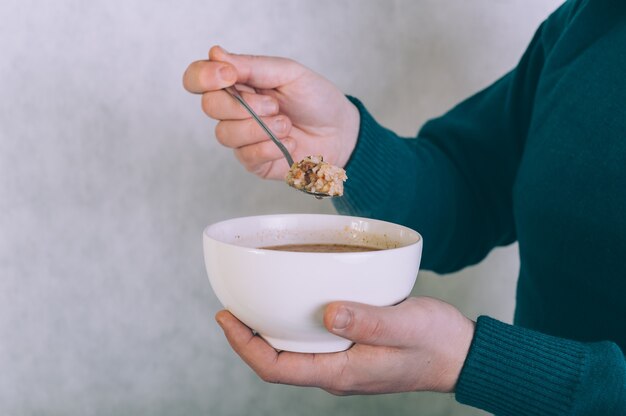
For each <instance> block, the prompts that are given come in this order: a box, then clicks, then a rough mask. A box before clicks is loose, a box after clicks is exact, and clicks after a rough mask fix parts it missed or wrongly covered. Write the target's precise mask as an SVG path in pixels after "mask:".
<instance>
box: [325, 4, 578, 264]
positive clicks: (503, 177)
mask: <svg viewBox="0 0 626 416" xmlns="http://www.w3.org/2000/svg"><path fill="white" fill-rule="evenodd" d="M566 6H567V7H566ZM569 13H571V10H569V3H566V4H565V5H564V6H562V7H561V8H560V9H559V10H557V11H556V12H555V13H553V15H552V16H551V17H550V18H549V19H548V20H547V21H546V22H544V24H543V25H542V26H541V27H540V28H539V29H538V31H537V33H536V34H535V36H534V38H533V40H532V42H531V43H530V45H529V47H528V49H527V51H526V52H525V54H524V55H523V57H522V59H521V60H520V62H519V64H518V65H517V67H516V68H515V69H514V70H513V71H511V72H510V73H508V74H507V75H505V76H504V77H503V78H501V79H500V80H498V81H497V82H495V83H494V84H493V85H491V86H490V87H488V88H486V89H485V90H483V91H481V92H479V93H477V94H475V95H474V96H472V97H470V98H469V99H467V100H465V101H464V102H462V103H460V104H459V105H458V106H456V107H455V108H453V109H452V110H451V111H449V112H448V113H447V114H445V115H443V116H441V117H439V118H436V119H433V120H431V121H429V122H427V123H426V124H425V125H424V126H423V127H422V129H421V130H420V132H419V134H418V135H417V137H414V138H401V137H399V136H397V135H396V134H395V133H393V132H392V131H390V130H388V129H386V128H384V127H382V126H381V125H379V124H378V123H377V122H376V121H375V120H374V119H373V117H372V116H371V115H370V114H369V113H368V112H367V110H366V109H365V107H364V106H363V105H362V104H361V102H359V101H358V100H357V99H355V98H352V97H349V98H350V99H351V100H352V102H353V103H354V104H355V105H356V106H357V108H358V109H359V112H360V115H361V123H360V131H359V137H358V141H357V146H356V148H355V150H354V152H353V154H352V156H351V159H350V160H349V161H348V164H347V165H346V171H347V174H348V180H347V182H346V184H345V192H344V196H343V197H342V198H337V199H336V201H334V204H335V208H336V209H337V210H338V211H339V212H340V213H343V214H350V215H360V216H366V217H373V218H379V219H383V220H387V221H392V222H396V223H400V224H404V225H406V226H409V227H411V228H414V229H416V230H418V231H419V232H420V233H421V234H422V236H423V237H424V241H425V244H424V251H423V256H422V267H423V268H424V269H428V270H434V271H436V272H439V273H447V272H452V271H456V270H459V269H461V268H463V267H465V266H467V265H470V264H474V263H477V262H479V261H480V260H482V259H483V258H484V257H485V256H486V255H487V254H488V253H489V251H490V250H491V249H492V248H494V247H495V246H498V245H505V244H509V243H511V242H513V241H515V239H516V233H515V227H514V221H513V213H512V191H513V190H512V188H513V183H514V180H515V175H516V170H517V167H518V165H519V163H520V159H521V154H522V149H523V145H524V139H525V137H526V133H527V129H528V125H529V120H530V117H531V112H532V108H533V100H534V97H535V91H536V87H537V81H538V78H539V75H540V73H541V69H542V66H543V63H544V58H545V56H544V55H545V52H544V47H545V40H544V39H543V37H542V34H543V33H544V32H550V33H552V32H555V31H556V30H555V29H554V27H555V26H559V25H562V23H563V20H564V19H566V18H567V16H568V14H569Z"/></svg>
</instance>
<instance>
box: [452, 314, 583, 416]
mask: <svg viewBox="0 0 626 416" xmlns="http://www.w3.org/2000/svg"><path fill="white" fill-rule="evenodd" d="M585 360H586V347H585V344H583V343H579V342H575V341H568V340H564V339H561V338H556V337H551V336H548V335H545V334H541V333H538V332H535V331H531V330H528V329H524V328H520V327H516V326H513V325H508V324H505V323H502V322H499V321H497V320H495V319H492V318H489V317H486V316H481V317H479V318H478V321H477V324H476V332H475V335H474V340H473V341H472V345H471V347H470V351H469V353H468V356H467V359H466V361H465V364H464V366H463V369H462V371H461V375H460V377H459V381H458V383H457V386H456V399H457V400H458V401H459V402H460V403H464V404H467V405H470V406H473V407H478V408H480V409H484V410H487V411H489V412H492V413H495V414H497V415H566V414H571V410H572V409H571V406H572V404H573V403H574V398H575V397H574V396H575V395H576V393H577V389H578V388H579V385H580V380H581V375H582V372H583V369H584V366H585Z"/></svg>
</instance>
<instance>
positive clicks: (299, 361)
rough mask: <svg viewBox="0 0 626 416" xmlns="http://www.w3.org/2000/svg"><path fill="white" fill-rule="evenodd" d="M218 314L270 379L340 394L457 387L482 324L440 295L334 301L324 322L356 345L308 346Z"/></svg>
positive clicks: (242, 351) (240, 350) (239, 348)
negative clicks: (377, 303) (290, 347)
mask: <svg viewBox="0 0 626 416" xmlns="http://www.w3.org/2000/svg"><path fill="white" fill-rule="evenodd" d="M215 318H216V320H217V322H218V323H219V324H220V326H221V327H222V329H223V330H224V333H225V334H226V338H227V339H228V342H229V343H230V345H231V346H232V348H233V349H234V350H235V352H237V354H239V356H240V357H241V358H242V359H243V360H244V361H245V362H246V363H247V364H248V365H249V366H250V367H251V368H252V369H253V370H254V371H255V372H256V373H257V374H258V375H259V377H261V378H262V379H263V380H265V381H267V382H270V383H281V384H292V385H298V386H315V387H320V388H322V389H324V390H326V391H328V392H330V393H332V394H335V395H349V394H376V393H394V392H406V391H423V390H430V391H438V392H452V391H454V387H455V385H456V382H457V380H458V378H459V374H460V372H461V368H462V367H463V363H464V362H465V358H466V356H467V352H468V350H469V346H470V344H471V341H472V338H473V336H474V326H475V325H474V322H473V321H471V320H470V319H468V318H466V317H465V316H463V315H462V314H461V313H460V312H459V311H458V310H457V309H456V308H455V307H453V306H452V305H449V304H447V303H445V302H443V301H440V300H437V299H433V298H427V297H418V298H409V299H407V300H405V301H404V302H402V303H400V304H398V305H395V306H390V307H374V306H368V305H363V304H358V303H353V302H334V303H331V304H329V305H328V306H327V308H326V311H325V314H324V325H325V326H326V328H327V329H328V330H329V331H330V332H332V333H334V334H336V335H339V336H341V337H344V338H347V339H349V340H352V341H354V342H355V345H353V346H352V348H350V349H348V350H347V351H343V352H338V353H329V354H302V353H293V352H287V351H281V352H278V351H276V350H275V349H274V348H272V347H271V346H270V345H269V344H267V342H265V341H264V340H263V339H262V338H261V337H259V336H257V335H254V333H253V332H252V331H251V330H250V328H248V327H247V326H245V325H244V324H242V323H241V322H240V321H239V320H238V319H237V318H235V317H234V316H233V315H232V314H231V313H230V312H227V311H220V312H218V313H217V315H216V316H215Z"/></svg>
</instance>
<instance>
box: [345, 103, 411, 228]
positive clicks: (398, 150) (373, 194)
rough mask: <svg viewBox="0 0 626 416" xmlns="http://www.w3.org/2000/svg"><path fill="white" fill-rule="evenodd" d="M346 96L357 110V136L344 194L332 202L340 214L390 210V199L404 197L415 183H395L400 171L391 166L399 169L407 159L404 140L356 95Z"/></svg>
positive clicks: (367, 214)
mask: <svg viewBox="0 0 626 416" xmlns="http://www.w3.org/2000/svg"><path fill="white" fill-rule="evenodd" d="M348 99H349V100H350V101H351V102H352V103H353V104H354V105H355V106H356V107H357V109H358V110H359V114H360V117H361V121H360V126H359V137H358V140H357V145H356V147H355V149H354V151H353V152H352V156H351V157H350V160H349V161H348V163H347V165H346V167H345V168H346V173H347V175H348V180H347V181H346V183H345V185H344V195H343V197H341V198H333V203H334V205H335V208H336V209H337V210H338V211H339V212H340V213H343V214H350V215H360V216H365V217H370V216H373V215H376V214H375V213H377V212H389V211H391V212H393V211H394V210H393V208H392V209H390V204H391V203H392V201H404V200H406V198H407V195H411V194H412V190H413V188H414V186H415V184H414V183H413V182H414V181H406V182H405V183H404V185H403V186H401V187H398V186H396V184H397V182H398V178H399V176H400V173H399V172H398V171H397V170H394V169H398V168H400V169H402V168H403V167H404V166H406V165H407V163H409V157H410V156H409V153H408V152H407V151H406V143H404V142H405V140H404V139H402V138H400V137H398V136H397V135H396V134H395V133H393V132H392V131H390V130H388V129H386V128H384V127H382V126H381V125H379V124H378V123H377V122H376V120H374V118H373V117H372V116H371V114H370V113H369V112H368V111H367V109H366V108H365V107H364V106H363V104H362V103H361V102H360V101H359V100H358V99H356V98H354V97H350V96H348ZM402 173H406V172H402ZM402 179H403V180H406V179H407V178H402ZM392 185H393V186H392ZM399 191H401V192H399ZM394 192H398V195H394Z"/></svg>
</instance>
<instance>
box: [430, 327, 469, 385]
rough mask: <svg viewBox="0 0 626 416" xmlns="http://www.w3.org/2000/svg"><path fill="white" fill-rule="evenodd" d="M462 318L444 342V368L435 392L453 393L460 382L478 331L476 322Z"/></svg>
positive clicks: (442, 350) (442, 360) (442, 351)
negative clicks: (475, 333)
mask: <svg viewBox="0 0 626 416" xmlns="http://www.w3.org/2000/svg"><path fill="white" fill-rule="evenodd" d="M461 318H462V319H461V320H460V322H459V323H458V324H457V325H456V327H454V328H453V331H452V332H451V333H450V334H449V337H448V341H447V342H446V341H444V342H446V345H444V346H442V348H441V349H440V351H441V353H442V357H441V360H440V362H441V363H442V368H441V371H440V379H439V380H438V383H437V385H436V386H435V388H434V389H433V390H434V391H439V392H442V393H453V392H454V391H455V389H456V385H457V382H458V381H459V377H460V375H461V370H462V369H463V365H464V364H465V360H466V359H467V355H468V353H469V350H470V346H471V344H472V340H473V339H474V332H475V330H476V323H475V322H474V321H472V320H471V319H468V318H466V317H465V316H461Z"/></svg>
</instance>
